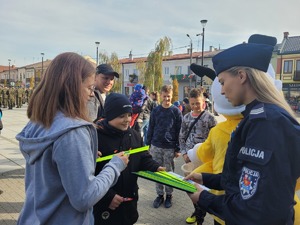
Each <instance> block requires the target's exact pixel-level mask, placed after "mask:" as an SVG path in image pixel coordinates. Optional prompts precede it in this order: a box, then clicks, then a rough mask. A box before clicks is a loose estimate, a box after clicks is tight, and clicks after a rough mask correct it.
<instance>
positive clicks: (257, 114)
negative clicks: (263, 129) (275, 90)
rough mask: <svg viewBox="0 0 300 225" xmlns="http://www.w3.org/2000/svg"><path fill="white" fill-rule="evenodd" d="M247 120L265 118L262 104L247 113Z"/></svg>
mask: <svg viewBox="0 0 300 225" xmlns="http://www.w3.org/2000/svg"><path fill="white" fill-rule="evenodd" d="M249 118H250V119H257V118H266V112H265V108H264V104H263V103H260V104H257V105H256V106H254V107H253V108H252V109H251V111H250V113H249Z"/></svg>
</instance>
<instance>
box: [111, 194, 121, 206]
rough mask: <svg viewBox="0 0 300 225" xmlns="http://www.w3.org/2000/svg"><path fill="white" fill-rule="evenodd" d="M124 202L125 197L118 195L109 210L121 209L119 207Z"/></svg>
mask: <svg viewBox="0 0 300 225" xmlns="http://www.w3.org/2000/svg"><path fill="white" fill-rule="evenodd" d="M122 202H123V197H121V196H120V195H118V194H116V195H115V196H114V198H113V199H112V200H111V203H110V204H109V206H108V208H110V209H111V210H115V209H116V208H118V207H119V205H120V204H121V203H122Z"/></svg>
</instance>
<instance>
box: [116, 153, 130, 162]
mask: <svg viewBox="0 0 300 225" xmlns="http://www.w3.org/2000/svg"><path fill="white" fill-rule="evenodd" d="M116 156H118V157H119V158H120V159H122V161H123V162H124V163H125V165H128V162H129V154H126V153H125V152H119V153H117V154H116Z"/></svg>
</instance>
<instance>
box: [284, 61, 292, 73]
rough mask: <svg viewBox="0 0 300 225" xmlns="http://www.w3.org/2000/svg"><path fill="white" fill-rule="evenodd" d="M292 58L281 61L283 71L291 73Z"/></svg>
mask: <svg viewBox="0 0 300 225" xmlns="http://www.w3.org/2000/svg"><path fill="white" fill-rule="evenodd" d="M292 70H293V60H285V61H284V62H283V73H292Z"/></svg>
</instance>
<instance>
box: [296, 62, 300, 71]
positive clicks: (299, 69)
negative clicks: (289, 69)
mask: <svg viewBox="0 0 300 225" xmlns="http://www.w3.org/2000/svg"><path fill="white" fill-rule="evenodd" d="M296 71H297V72H300V60H297V61H296Z"/></svg>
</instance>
